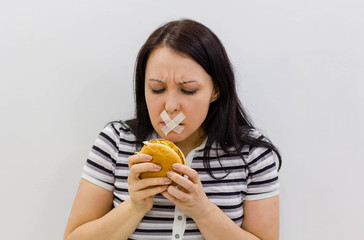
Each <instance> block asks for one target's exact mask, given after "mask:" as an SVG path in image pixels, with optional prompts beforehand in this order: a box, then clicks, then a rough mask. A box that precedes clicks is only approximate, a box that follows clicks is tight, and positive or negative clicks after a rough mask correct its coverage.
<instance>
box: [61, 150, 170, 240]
mask: <svg viewBox="0 0 364 240" xmlns="http://www.w3.org/2000/svg"><path fill="white" fill-rule="evenodd" d="M150 160H151V158H147V157H146V156H145V155H142V154H138V155H133V156H130V157H129V159H128V164H129V177H128V184H129V195H130V198H129V199H127V200H126V201H124V202H123V203H121V204H120V205H118V206H117V207H115V208H114V209H112V202H113V198H114V196H113V192H111V191H109V190H106V189H104V188H101V187H99V186H97V185H95V184H93V183H91V182H88V181H87V180H84V179H82V180H81V182H80V185H79V188H78V191H77V194H76V198H75V201H74V204H73V206H72V210H71V214H70V217H69V220H68V223H67V227H66V230H65V233H64V239H67V240H72V239H77V240H80V239H88V240H92V239H127V238H128V237H129V236H130V235H131V234H132V233H133V232H134V230H135V229H136V227H137V226H138V224H139V222H140V221H141V219H142V218H143V217H144V215H145V214H146V213H147V212H148V211H149V210H150V209H151V208H152V206H153V197H154V195H156V194H158V193H161V192H163V191H165V190H166V189H167V186H166V185H168V184H170V183H171V181H170V180H169V179H167V180H168V181H166V179H165V178H150V179H139V174H140V173H141V172H145V171H159V170H160V168H158V167H156V166H155V164H153V163H148V161H150Z"/></svg>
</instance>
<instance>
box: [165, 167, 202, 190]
mask: <svg viewBox="0 0 364 240" xmlns="http://www.w3.org/2000/svg"><path fill="white" fill-rule="evenodd" d="M167 176H168V178H170V179H171V180H172V181H173V182H175V183H177V184H178V185H179V187H182V188H183V189H185V190H186V191H187V192H194V191H195V189H196V186H195V183H193V182H191V181H190V180H189V179H187V178H185V177H182V176H181V175H179V174H178V173H175V172H173V171H168V172H167Z"/></svg>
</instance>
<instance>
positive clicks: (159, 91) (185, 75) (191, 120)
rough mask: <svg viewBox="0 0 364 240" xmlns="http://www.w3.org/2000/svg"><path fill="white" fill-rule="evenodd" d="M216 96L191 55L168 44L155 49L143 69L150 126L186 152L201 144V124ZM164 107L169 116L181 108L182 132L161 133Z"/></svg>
mask: <svg viewBox="0 0 364 240" xmlns="http://www.w3.org/2000/svg"><path fill="white" fill-rule="evenodd" d="M217 97H218V92H217V91H216V90H215V89H214V86H213V83H212V80H211V77H210V76H209V75H208V74H207V73H206V72H205V71H204V69H203V68H202V67H201V66H200V65H199V64H197V63H196V62H195V61H193V60H192V59H190V58H188V57H185V56H182V55H180V54H177V53H175V52H174V51H172V50H171V49H170V48H168V47H162V48H158V49H156V50H154V51H153V52H152V53H151V55H150V57H149V60H148V62H147V67H146V71H145V99H146V102H147V107H148V113H149V117H150V120H151V122H152V125H153V128H154V129H155V130H156V131H157V133H158V134H159V135H160V136H162V137H163V138H165V139H167V140H170V141H172V142H174V143H175V144H176V145H177V146H178V147H179V148H180V149H181V150H182V152H183V153H184V154H185V156H187V154H188V153H189V152H190V151H191V150H192V149H194V148H196V147H197V146H199V145H200V144H201V142H202V141H203V138H204V135H205V133H204V131H203V130H202V128H201V125H202V123H203V121H204V120H205V118H206V116H207V112H208V109H209V105H210V103H211V102H212V101H215V100H216V99H217ZM163 110H166V112H167V113H168V115H169V117H170V118H171V119H173V118H175V117H176V116H177V115H178V114H179V113H180V112H182V113H183V114H184V115H185V116H186V118H185V119H184V120H183V122H182V123H181V125H182V126H183V127H184V130H183V131H182V132H181V134H178V133H175V132H173V131H171V132H170V133H168V134H167V136H166V135H164V133H163V131H162V130H161V128H162V127H163V119H162V118H161V117H160V114H161V112H162V111H163Z"/></svg>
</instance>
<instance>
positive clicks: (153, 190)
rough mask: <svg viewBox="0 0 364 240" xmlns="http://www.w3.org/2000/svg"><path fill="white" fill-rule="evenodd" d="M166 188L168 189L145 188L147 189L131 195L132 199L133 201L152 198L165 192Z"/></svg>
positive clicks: (163, 187) (160, 187) (159, 187)
mask: <svg viewBox="0 0 364 240" xmlns="http://www.w3.org/2000/svg"><path fill="white" fill-rule="evenodd" d="M167 188H168V186H167V185H164V186H157V187H151V188H147V189H144V190H141V191H138V192H135V193H134V194H133V198H134V199H145V198H148V197H153V196H155V195H157V194H158V193H162V192H164V191H166V190H167Z"/></svg>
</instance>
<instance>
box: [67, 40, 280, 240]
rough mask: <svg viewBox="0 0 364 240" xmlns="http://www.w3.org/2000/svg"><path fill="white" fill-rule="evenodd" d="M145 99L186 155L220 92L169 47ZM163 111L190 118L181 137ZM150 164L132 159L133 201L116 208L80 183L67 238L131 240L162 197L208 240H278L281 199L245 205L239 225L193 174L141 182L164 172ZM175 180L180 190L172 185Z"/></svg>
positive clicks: (157, 58) (156, 64)
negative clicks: (149, 174) (153, 173)
mask: <svg viewBox="0 0 364 240" xmlns="http://www.w3.org/2000/svg"><path fill="white" fill-rule="evenodd" d="M191 92H194V93H193V94H191ZM145 95H146V101H147V106H148V112H149V116H150V119H151V122H152V125H153V127H154V129H155V130H156V131H157V132H158V134H159V135H160V136H163V137H164V138H166V139H168V140H170V141H173V142H175V143H176V145H177V146H178V147H179V148H180V149H181V150H182V152H183V153H184V154H185V155H187V154H188V153H189V152H190V151H191V150H192V149H194V148H196V147H197V146H199V145H200V144H201V142H202V141H203V139H204V136H205V133H204V131H203V130H202V128H201V124H202V122H203V120H204V119H205V117H206V115H207V110H208V106H209V104H210V103H211V102H212V101H215V100H216V99H217V98H218V91H217V90H216V89H214V87H213V83H212V80H211V78H210V76H209V75H208V74H207V73H206V72H205V71H204V70H203V69H202V68H201V67H200V66H199V65H198V64H197V63H195V62H194V61H193V60H192V59H189V58H187V57H185V56H182V55H179V54H176V53H175V52H173V51H172V50H171V49H169V48H168V47H162V48H158V49H156V50H154V51H153V52H152V54H151V55H150V57H149V60H148V62H147V69H146V82H145ZM164 109H165V110H166V111H167V113H168V115H169V117H170V118H172V119H173V118H174V117H175V116H176V115H177V114H179V113H180V112H182V113H183V114H184V115H185V116H186V118H185V120H184V121H183V122H182V126H183V127H184V130H183V131H182V133H181V134H177V133H174V132H171V133H169V134H168V135H167V136H164V134H163V132H162V131H161V127H162V126H163V123H162V122H163V121H162V119H161V118H160V116H159V114H160V113H161V112H162V111H163V110H164ZM150 161H151V156H148V155H144V154H137V155H133V156H130V157H129V158H128V165H129V176H128V184H129V194H130V198H129V199H128V200H126V201H124V202H123V203H121V204H120V205H118V206H117V207H115V208H112V201H113V193H112V192H110V191H108V190H105V189H103V188H101V187H98V186H96V185H95V184H93V183H90V182H88V181H86V180H84V179H82V180H81V182H80V185H79V188H78V191H77V195H76V198H75V201H74V204H73V207H72V210H71V214H70V217H69V220H68V223H67V227H66V230H65V234H64V239H127V238H128V236H130V235H131V234H132V233H133V232H134V230H135V229H136V227H137V226H138V224H139V222H140V221H141V219H142V218H143V216H144V215H145V214H146V213H147V212H148V211H149V210H150V209H151V208H152V206H153V197H154V195H156V194H158V193H161V194H162V195H163V196H164V197H166V198H167V199H169V200H170V201H172V202H173V203H174V204H176V205H177V206H178V207H179V208H180V209H181V210H182V211H183V212H184V213H185V214H186V215H187V216H189V217H191V218H192V219H193V220H194V221H195V223H196V224H197V226H198V227H199V229H200V231H201V233H202V235H203V237H204V238H205V239H208V240H211V239H234V240H237V239H245V240H250V239H255V240H256V239H264V240H277V239H279V197H278V196H275V197H272V198H268V199H262V200H254V201H244V220H243V224H242V226H238V225H236V224H235V223H234V222H233V221H231V219H230V218H229V217H227V215H225V213H224V212H222V211H221V210H220V209H219V208H218V207H217V206H216V205H215V204H214V203H212V202H211V201H210V200H209V199H208V198H207V196H206V194H205V192H204V190H203V187H202V184H201V181H200V179H199V176H198V174H197V172H196V171H195V170H194V169H191V168H189V167H187V166H185V165H182V164H174V165H173V168H174V171H175V172H168V177H164V178H145V179H140V178H139V175H140V174H141V173H142V172H147V171H159V169H160V167H159V166H158V165H155V164H153V163H151V162H150ZM176 172H179V173H183V174H184V175H186V176H188V178H185V177H182V176H181V175H179V174H177V173H176ZM172 181H174V182H176V183H177V184H178V188H175V187H172V186H170V183H171V182H172Z"/></svg>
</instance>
